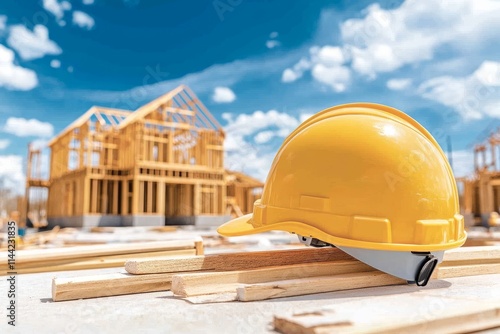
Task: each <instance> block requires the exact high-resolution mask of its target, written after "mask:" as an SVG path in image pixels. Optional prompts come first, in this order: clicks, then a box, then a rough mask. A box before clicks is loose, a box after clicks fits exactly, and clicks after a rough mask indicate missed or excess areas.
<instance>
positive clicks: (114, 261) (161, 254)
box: [0, 248, 196, 275]
mask: <svg viewBox="0 0 500 334" xmlns="http://www.w3.org/2000/svg"><path fill="white" fill-rule="evenodd" d="M194 255H196V249H195V248H189V249H179V250H166V251H158V252H145V253H134V254H119V255H110V256H104V255H103V256H99V257H84V258H76V259H67V260H52V261H43V262H37V263H23V264H16V272H17V273H18V274H32V273H45V272H52V271H70V270H84V269H99V268H113V267H123V264H124V263H125V261H127V260H129V259H133V258H155V257H158V258H169V257H179V256H194ZM7 272H8V268H0V275H6V273H7Z"/></svg>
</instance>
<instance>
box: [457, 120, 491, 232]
mask: <svg viewBox="0 0 500 334" xmlns="http://www.w3.org/2000/svg"><path fill="white" fill-rule="evenodd" d="M499 147H500V129H497V131H496V132H495V133H492V134H491V136H490V137H489V138H488V140H487V141H486V142H485V143H483V144H478V145H476V146H475V147H474V175H472V176H470V177H466V178H459V179H457V182H458V183H459V184H461V188H462V210H463V212H464V213H465V215H466V216H467V215H469V216H470V217H471V218H472V219H474V220H475V221H477V222H481V223H482V224H483V225H486V224H487V221H488V217H489V216H490V214H491V213H492V212H499V211H500V164H499V162H498V159H499V157H500V155H499ZM488 151H489V156H488V154H487V152H488Z"/></svg>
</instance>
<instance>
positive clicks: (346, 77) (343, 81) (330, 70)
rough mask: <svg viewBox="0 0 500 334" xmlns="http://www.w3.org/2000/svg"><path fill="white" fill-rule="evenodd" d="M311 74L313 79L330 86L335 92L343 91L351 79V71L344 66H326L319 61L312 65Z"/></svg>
mask: <svg viewBox="0 0 500 334" xmlns="http://www.w3.org/2000/svg"><path fill="white" fill-rule="evenodd" d="M311 74H312V76H313V78H314V79H316V80H317V81H319V82H321V83H324V84H326V85H328V86H330V87H331V88H332V89H333V90H334V91H336V92H343V91H345V90H346V87H347V85H348V84H349V81H350V80H351V71H350V70H349V68H347V67H345V66H332V67H327V66H325V65H323V64H321V63H319V64H316V65H314V67H313V69H312V71H311Z"/></svg>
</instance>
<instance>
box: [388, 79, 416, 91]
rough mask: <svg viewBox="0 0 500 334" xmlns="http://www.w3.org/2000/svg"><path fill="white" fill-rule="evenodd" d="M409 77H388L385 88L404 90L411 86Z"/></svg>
mask: <svg viewBox="0 0 500 334" xmlns="http://www.w3.org/2000/svg"><path fill="white" fill-rule="evenodd" d="M411 82H412V80H411V79H408V78H403V79H390V80H389V81H387V88H389V89H392V90H404V89H407V88H408V87H410V86H411Z"/></svg>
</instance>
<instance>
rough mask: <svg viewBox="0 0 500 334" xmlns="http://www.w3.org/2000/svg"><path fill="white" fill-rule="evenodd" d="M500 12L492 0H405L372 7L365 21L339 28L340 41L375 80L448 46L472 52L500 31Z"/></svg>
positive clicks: (356, 67) (354, 62)
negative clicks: (395, 5)
mask: <svg viewBox="0 0 500 334" xmlns="http://www.w3.org/2000/svg"><path fill="white" fill-rule="evenodd" d="M499 11H500V2H498V1H494V0H477V1H468V0H459V1H441V0H429V1H418V0H406V1H405V2H403V3H402V4H401V6H399V7H398V8H395V9H391V10H386V9H382V8H381V7H380V6H379V5H378V4H373V5H371V6H369V7H368V8H367V9H366V10H365V12H366V14H365V16H364V17H363V18H360V19H349V20H346V21H345V22H343V23H342V24H341V35H342V41H343V43H344V47H345V48H346V49H347V50H348V51H349V52H350V53H351V56H352V67H353V69H354V70H356V71H357V72H359V73H361V74H364V75H367V76H369V77H374V76H375V75H376V74H377V73H378V72H391V71H394V70H396V69H398V68H400V67H402V66H404V65H407V64H413V63H418V62H422V61H425V60H430V59H433V57H434V54H435V52H436V49H437V48H438V47H440V46H442V45H445V44H449V45H453V46H457V47H463V46H464V45H467V47H468V48H470V47H473V45H477V44H478V43H481V41H483V40H487V39H488V38H489V36H492V34H493V31H498V29H500V21H499V20H498V19H497V17H498V12H499Z"/></svg>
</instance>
